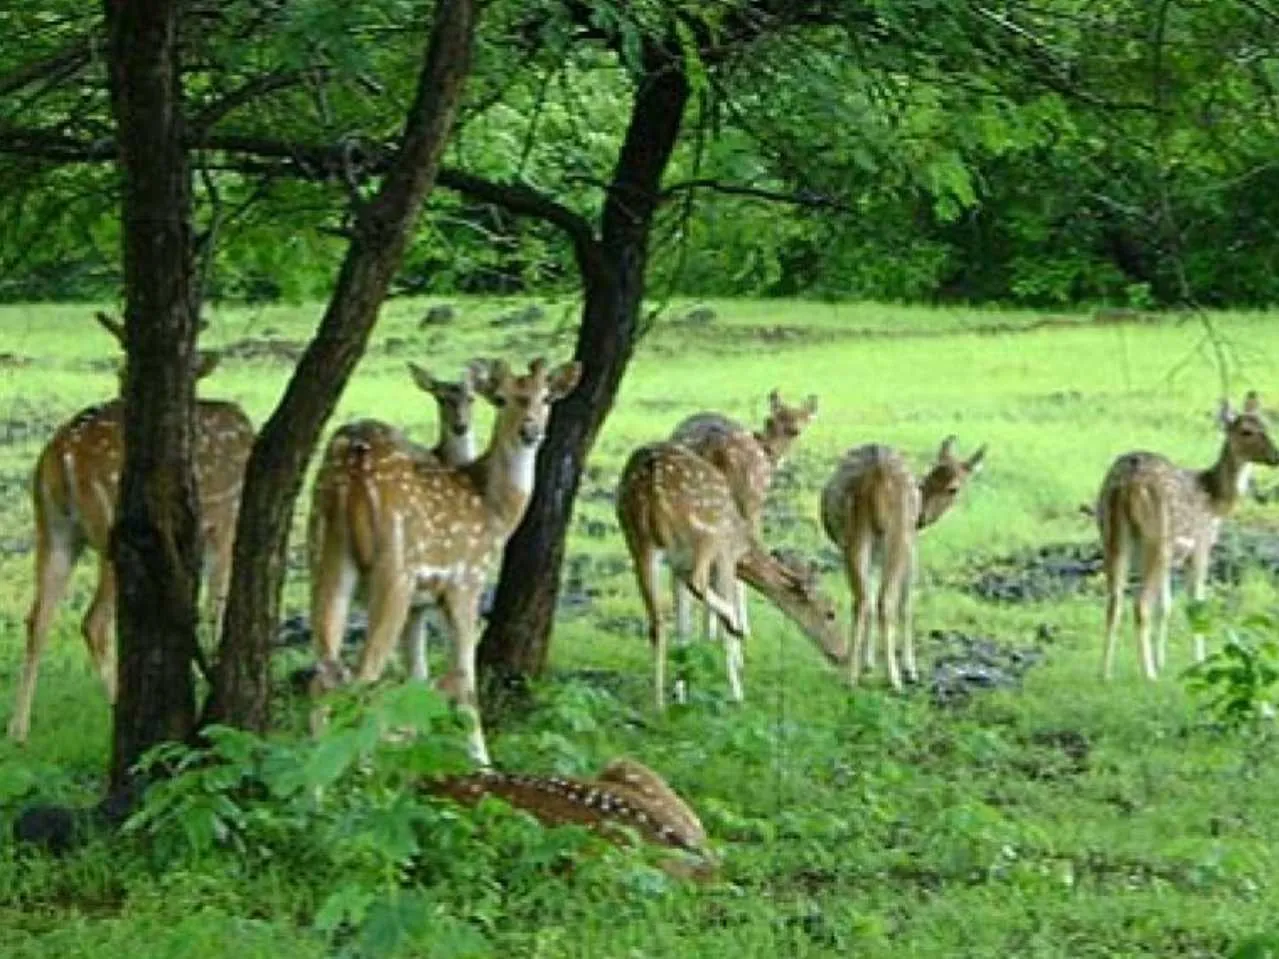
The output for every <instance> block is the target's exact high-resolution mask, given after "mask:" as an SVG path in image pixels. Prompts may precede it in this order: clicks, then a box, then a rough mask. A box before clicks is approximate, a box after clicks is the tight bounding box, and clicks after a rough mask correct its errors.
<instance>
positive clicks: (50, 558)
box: [9, 504, 84, 743]
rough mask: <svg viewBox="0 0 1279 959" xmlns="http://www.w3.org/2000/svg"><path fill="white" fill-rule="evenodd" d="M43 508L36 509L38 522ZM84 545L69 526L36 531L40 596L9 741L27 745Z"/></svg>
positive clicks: (29, 630) (29, 618) (30, 620)
mask: <svg viewBox="0 0 1279 959" xmlns="http://www.w3.org/2000/svg"><path fill="white" fill-rule="evenodd" d="M40 516H41V509H40V506H39V504H37V506H36V517H37V523H38V522H39V520H40ZM83 548H84V545H83V543H82V542H81V541H80V540H79V539H78V537H77V536H76V534H75V532H74V530H72V529H71V528H69V527H64V528H59V527H54V528H51V529H47V530H46V529H41V528H39V526H37V529H36V595H35V599H34V600H33V601H32V603H31V611H30V612H29V613H27V650H26V658H25V659H24V660H23V663H22V678H21V679H20V680H19V681H18V694H17V696H16V697H15V698H14V702H13V716H11V717H10V719H9V738H10V739H13V740H15V741H17V742H20V743H23V742H26V741H27V733H28V732H29V731H30V728H31V704H32V701H33V700H34V699H35V694H36V677H37V675H38V674H39V672H40V659H41V657H42V656H43V655H44V647H45V643H46V642H47V641H48V638H49V626H50V624H51V623H52V621H53V613H54V611H55V610H56V609H57V606H58V602H59V601H60V600H61V599H62V594H63V593H64V592H65V591H66V588H67V580H69V579H70V578H71V570H72V569H73V568H74V567H75V561H76V559H77V558H78V557H79V555H80V552H81V550H82V549H83Z"/></svg>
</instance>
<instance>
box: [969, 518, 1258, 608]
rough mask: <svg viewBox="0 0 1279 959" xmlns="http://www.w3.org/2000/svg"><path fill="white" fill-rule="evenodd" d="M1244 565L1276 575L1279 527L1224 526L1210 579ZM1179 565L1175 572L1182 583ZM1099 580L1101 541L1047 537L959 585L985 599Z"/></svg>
mask: <svg viewBox="0 0 1279 959" xmlns="http://www.w3.org/2000/svg"><path fill="white" fill-rule="evenodd" d="M1248 569H1260V570H1263V571H1264V572H1266V573H1267V574H1268V575H1270V576H1273V577H1276V578H1279V533H1276V532H1273V531H1270V530H1263V529H1249V528H1241V527H1237V526H1236V527H1227V528H1226V529H1225V530H1223V531H1222V535H1221V540H1220V541H1219V542H1218V543H1217V546H1216V548H1215V549H1214V550H1213V553H1212V563H1211V567H1210V572H1209V578H1210V581H1211V582H1218V583H1229V584H1232V585H1234V584H1237V583H1239V582H1240V581H1241V580H1242V579H1243V575H1244V572H1245V571H1246V570H1248ZM1182 577H1183V571H1182V570H1177V571H1174V573H1173V581H1174V587H1175V588H1178V587H1179V586H1180V581H1181V579H1182ZM1100 582H1101V545H1100V544H1099V543H1096V542H1085V543H1049V544H1047V545H1045V546H1038V547H1034V548H1031V549H1026V550H1021V551H1018V552H1016V553H1012V554H1009V555H1007V556H1001V557H996V558H995V559H992V560H987V561H985V562H983V563H982V565H981V567H980V568H978V569H976V570H975V571H974V572H973V573H972V574H971V577H970V578H969V579H968V581H967V582H966V583H963V584H962V588H964V589H966V590H967V591H968V592H971V593H973V594H975V595H976V596H978V597H980V598H981V599H984V600H987V601H989V602H1002V603H1026V602H1042V601H1044V600H1056V599H1061V598H1063V597H1066V596H1071V595H1074V594H1077V593H1081V592H1085V591H1086V590H1089V589H1091V588H1093V585H1092V584H1094V583H1097V584H1099V583H1100Z"/></svg>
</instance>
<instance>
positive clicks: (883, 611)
mask: <svg viewBox="0 0 1279 959" xmlns="http://www.w3.org/2000/svg"><path fill="white" fill-rule="evenodd" d="M953 445H954V437H949V438H947V439H946V441H945V442H944V443H943V444H942V447H941V450H940V452H939V453H938V456H937V462H936V464H935V465H934V466H933V468H932V469H931V470H929V472H928V475H927V476H925V477H924V480H923V482H916V480H915V477H914V474H913V473H911V471H910V468H909V467H908V466H907V465H906V461H905V460H904V459H903V458H902V456H901V454H900V453H898V452H897V451H896V450H894V449H892V448H890V447H887V446H879V445H875V444H872V445H868V446H859V447H856V448H855V449H851V450H849V451H848V452H847V453H845V454H844V456H843V458H842V459H841V460H840V461H839V463H838V464H837V465H836V467H835V471H834V473H833V475H832V476H831V478H830V479H829V480H828V481H827V483H826V486H825V488H824V489H823V490H822V500H821V512H822V525H823V527H824V528H825V530H826V535H827V537H829V538H830V540H831V542H832V543H834V544H835V545H836V546H837V547H839V549H840V551H841V552H842V553H843V555H844V565H845V570H846V572H847V575H848V583H849V586H850V587H851V588H852V593H853V625H852V643H851V650H850V652H849V653H848V658H847V662H848V679H849V682H850V683H856V682H857V681H858V678H859V677H860V673H861V668H862V665H863V663H864V664H865V665H866V666H867V667H873V665H874V657H875V653H874V642H873V641H868V638H869V635H870V625H871V624H870V619H871V602H872V599H871V572H872V566H873V564H874V563H875V561H876V556H877V555H878V558H879V565H880V583H879V596H878V602H877V607H878V616H877V620H878V627H879V630H878V631H879V635H880V637H881V640H882V642H883V643H884V647H885V659H886V662H887V666H888V678H889V681H890V682H891V683H892V685H893V688H895V689H900V688H901V685H902V681H901V673H900V671H899V669H898V664H897V645H896V641H897V632H898V630H900V632H901V636H902V639H903V644H904V648H905V667H906V673H907V675H908V676H909V678H910V679H911V680H912V681H913V680H915V679H917V678H918V668H917V666H916V663H915V640H914V634H913V630H912V623H911V612H912V596H911V593H912V581H913V578H914V568H915V538H916V535H917V531H918V530H920V529H922V528H924V527H926V526H929V525H931V524H932V523H935V522H936V521H937V520H938V519H940V518H941V516H942V515H943V514H944V513H945V512H946V511H947V510H948V509H949V508H950V507H951V506H952V505H953V504H954V502H955V498H956V496H957V495H958V494H959V491H960V489H962V488H963V486H964V484H965V483H966V482H967V481H968V479H969V477H971V476H972V474H973V473H974V472H976V471H977V469H978V468H979V467H980V464H981V462H982V459H983V458H984V457H985V453H986V448H985V447H984V446H983V447H981V448H980V449H978V450H977V452H976V453H974V454H973V455H972V456H971V457H969V458H968V459H967V460H959V459H956V458H955V456H954V455H953V453H952V449H953Z"/></svg>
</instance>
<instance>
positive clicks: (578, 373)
mask: <svg viewBox="0 0 1279 959" xmlns="http://www.w3.org/2000/svg"><path fill="white" fill-rule="evenodd" d="M581 379H582V364H581V363H579V362H578V361H577V360H571V361H570V362H568V363H565V364H564V365H563V366H560V367H559V368H557V369H556V370H555V372H553V373H552V374H551V375H550V377H549V378H548V379H547V383H546V386H547V389H548V391H549V392H550V401H551V402H552V403H554V402H555V401H556V400H562V399H563V398H564V397H566V396H568V395H569V394H570V393H572V392H573V390H575V389H576V388H577V384H578V382H579V381H580V380H581Z"/></svg>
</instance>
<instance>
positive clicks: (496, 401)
mask: <svg viewBox="0 0 1279 959" xmlns="http://www.w3.org/2000/svg"><path fill="white" fill-rule="evenodd" d="M493 405H494V406H505V405H506V397H505V396H495V397H493Z"/></svg>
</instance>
